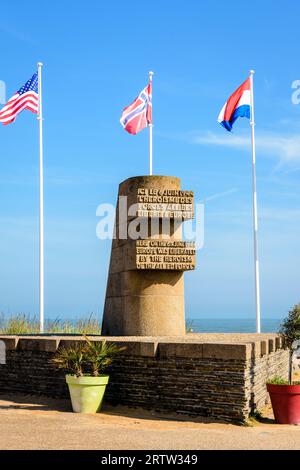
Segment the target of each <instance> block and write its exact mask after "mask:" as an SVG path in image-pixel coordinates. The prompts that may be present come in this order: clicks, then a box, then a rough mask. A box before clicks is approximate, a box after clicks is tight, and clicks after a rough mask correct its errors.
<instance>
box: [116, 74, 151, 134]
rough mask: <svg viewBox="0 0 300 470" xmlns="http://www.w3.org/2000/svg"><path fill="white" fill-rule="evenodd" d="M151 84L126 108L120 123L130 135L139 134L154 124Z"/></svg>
mask: <svg viewBox="0 0 300 470" xmlns="http://www.w3.org/2000/svg"><path fill="white" fill-rule="evenodd" d="M151 88H152V87H151V82H150V83H149V85H148V86H146V88H144V89H143V90H142V91H141V93H140V94H139V96H138V97H137V98H136V99H135V100H134V101H133V103H131V104H130V105H129V106H127V107H126V108H124V110H123V113H122V116H121V119H120V122H121V124H122V126H123V127H124V129H125V131H127V132H129V134H137V133H138V132H140V131H141V130H142V129H144V128H145V127H147V126H148V125H149V124H152V89H151Z"/></svg>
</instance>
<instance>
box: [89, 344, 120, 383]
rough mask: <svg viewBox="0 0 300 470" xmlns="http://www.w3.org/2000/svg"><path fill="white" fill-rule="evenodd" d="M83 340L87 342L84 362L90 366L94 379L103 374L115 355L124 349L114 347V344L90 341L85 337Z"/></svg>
mask: <svg viewBox="0 0 300 470" xmlns="http://www.w3.org/2000/svg"><path fill="white" fill-rule="evenodd" d="M85 339H86V341H87V347H86V351H85V354H86V360H87V362H88V363H89V364H90V366H91V369H92V375H93V376H94V377H97V376H98V375H100V374H101V373H104V372H105V371H106V370H107V368H108V367H109V366H110V365H111V364H112V362H113V360H114V359H115V357H116V356H117V354H119V353H120V352H121V351H123V350H124V349H125V348H120V347H119V346H116V345H115V344H114V343H109V344H107V342H106V341H103V342H102V341H101V342H100V341H91V340H90V339H89V338H88V337H87V336H85Z"/></svg>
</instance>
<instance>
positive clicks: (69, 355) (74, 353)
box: [52, 344, 86, 377]
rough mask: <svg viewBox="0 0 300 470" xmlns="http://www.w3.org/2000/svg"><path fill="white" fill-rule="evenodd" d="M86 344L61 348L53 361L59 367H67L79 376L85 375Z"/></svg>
mask: <svg viewBox="0 0 300 470" xmlns="http://www.w3.org/2000/svg"><path fill="white" fill-rule="evenodd" d="M85 350H86V345H83V344H78V345H77V346H74V347H72V348H64V347H62V348H59V349H58V350H57V351H56V354H55V356H54V358H53V359H52V362H53V363H54V364H55V365H56V366H57V367H58V368H59V369H66V370H67V371H68V372H71V373H72V374H74V375H76V376H77V377H82V376H83V365H84V356H85Z"/></svg>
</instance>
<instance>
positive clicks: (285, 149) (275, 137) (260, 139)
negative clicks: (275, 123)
mask: <svg viewBox="0 0 300 470" xmlns="http://www.w3.org/2000/svg"><path fill="white" fill-rule="evenodd" d="M249 134H250V133H249ZM188 140H189V142H190V143H193V144H200V145H218V146H226V147H230V148H236V149H240V150H246V151H248V150H249V148H250V147H251V138H250V135H245V134H243V135H234V134H224V135H221V134H217V133H214V132H202V133H201V132H199V133H192V134H190V136H189V138H188ZM256 148H257V150H258V151H259V152H261V153H264V154H266V155H271V156H274V157H276V158H278V159H279V162H280V164H294V163H299V162H300V136H299V134H294V135H280V134H277V133H262V132H259V133H257V134H256Z"/></svg>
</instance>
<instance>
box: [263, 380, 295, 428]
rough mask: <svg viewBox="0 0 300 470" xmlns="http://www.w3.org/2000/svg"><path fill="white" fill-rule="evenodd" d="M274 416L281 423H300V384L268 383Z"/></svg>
mask: <svg viewBox="0 0 300 470" xmlns="http://www.w3.org/2000/svg"><path fill="white" fill-rule="evenodd" d="M267 389H268V392H269V394H270V398H271V402H272V408H273V412H274V417H275V420H276V422H277V423H280V424H299V423H300V385H274V384H267Z"/></svg>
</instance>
